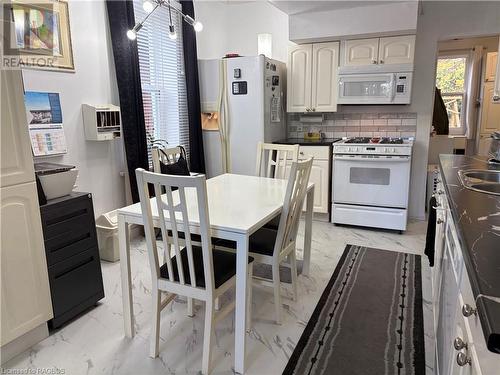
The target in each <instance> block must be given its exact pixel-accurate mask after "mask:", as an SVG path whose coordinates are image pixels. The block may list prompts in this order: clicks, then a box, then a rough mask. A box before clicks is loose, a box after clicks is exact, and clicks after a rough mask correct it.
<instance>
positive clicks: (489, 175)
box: [458, 169, 500, 195]
mask: <svg viewBox="0 0 500 375" xmlns="http://www.w3.org/2000/svg"><path fill="white" fill-rule="evenodd" d="M458 176H459V177H460V182H462V185H463V186H464V187H466V188H467V189H470V190H474V191H479V192H481V193H487V194H495V195H500V171H492V170H487V169H484V170H483V169H469V170H461V171H458Z"/></svg>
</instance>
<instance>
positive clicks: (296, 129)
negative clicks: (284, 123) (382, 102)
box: [287, 112, 417, 138]
mask: <svg viewBox="0 0 500 375" xmlns="http://www.w3.org/2000/svg"><path fill="white" fill-rule="evenodd" d="M287 116H288V117H287V119H288V137H289V138H303V137H304V133H307V132H309V131H313V132H317V131H321V132H323V133H324V135H325V137H326V138H339V137H415V132H416V130H417V114H416V113H408V112H404V113H382V112H380V113H323V114H320V113H311V114H308V113H306V114H302V113H288V114H287ZM309 116H314V117H316V118H318V116H322V119H320V122H314V123H311V122H308V121H305V120H307V117H309ZM301 119H302V121H301Z"/></svg>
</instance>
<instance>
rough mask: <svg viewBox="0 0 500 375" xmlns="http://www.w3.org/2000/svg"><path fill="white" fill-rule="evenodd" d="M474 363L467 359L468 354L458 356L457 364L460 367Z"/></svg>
mask: <svg viewBox="0 0 500 375" xmlns="http://www.w3.org/2000/svg"><path fill="white" fill-rule="evenodd" d="M471 363H472V361H471V359H470V357H467V354H465V353H462V352H460V353H458V354H457V364H458V365H459V366H460V367H463V366H465V365H469V366H470V365H471Z"/></svg>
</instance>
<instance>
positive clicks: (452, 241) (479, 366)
mask: <svg viewBox="0 0 500 375" xmlns="http://www.w3.org/2000/svg"><path fill="white" fill-rule="evenodd" d="M438 180H441V178H438ZM436 199H437V202H438V204H437V207H436V209H437V212H436V217H437V220H438V222H437V226H436V239H435V258H434V267H433V269H432V289H433V291H432V293H433V298H432V299H433V310H434V319H435V321H434V323H435V324H434V327H435V336H436V347H435V353H436V356H435V364H434V369H435V375H490V374H491V375H493V374H500V370H499V369H500V355H498V354H495V353H492V352H491V351H489V350H488V348H487V347H486V340H485V338H484V334H483V330H482V327H481V322H480V320H479V317H478V315H477V314H470V316H469V314H464V312H463V309H464V308H466V309H472V310H471V311H475V309H476V305H475V299H474V295H473V294H472V289H471V286H470V281H469V276H468V273H467V269H466V268H465V264H464V259H463V253H462V249H461V247H460V242H459V240H458V235H457V231H456V226H455V223H454V221H453V217H452V216H451V212H450V210H449V208H448V202H447V198H446V194H445V192H444V189H443V187H442V184H438V186H437V189H436ZM431 209H433V208H431ZM465 315H467V316H465Z"/></svg>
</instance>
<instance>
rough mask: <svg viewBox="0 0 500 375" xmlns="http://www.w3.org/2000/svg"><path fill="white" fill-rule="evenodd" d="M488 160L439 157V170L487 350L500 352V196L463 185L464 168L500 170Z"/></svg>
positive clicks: (458, 156) (466, 157) (451, 156)
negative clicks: (461, 175) (461, 180)
mask: <svg viewBox="0 0 500 375" xmlns="http://www.w3.org/2000/svg"><path fill="white" fill-rule="evenodd" d="M486 160H487V158H485V157H480V156H474V157H468V156H463V155H440V157H439V161H440V169H441V174H442V178H443V184H444V186H445V189H446V194H447V197H448V203H449V206H450V210H451V213H452V216H453V220H454V222H455V225H456V228H457V232H458V233H457V235H458V238H459V241H460V245H461V247H462V252H463V256H464V263H465V267H466V269H467V273H468V275H469V279H470V283H471V287H472V292H473V294H474V298H476V306H477V309H478V314H479V318H480V319H481V325H482V327H483V332H484V336H485V338H486V341H487V344H488V349H490V350H491V351H493V352H496V353H500V196H499V195H493V194H486V193H480V192H476V191H473V190H469V189H466V188H465V187H463V186H462V183H461V182H460V178H459V176H458V171H459V170H461V169H490V170H500V166H493V165H489V164H488V163H487V162H486Z"/></svg>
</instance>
